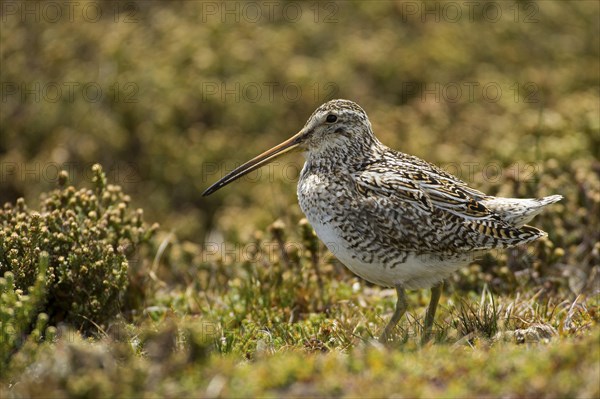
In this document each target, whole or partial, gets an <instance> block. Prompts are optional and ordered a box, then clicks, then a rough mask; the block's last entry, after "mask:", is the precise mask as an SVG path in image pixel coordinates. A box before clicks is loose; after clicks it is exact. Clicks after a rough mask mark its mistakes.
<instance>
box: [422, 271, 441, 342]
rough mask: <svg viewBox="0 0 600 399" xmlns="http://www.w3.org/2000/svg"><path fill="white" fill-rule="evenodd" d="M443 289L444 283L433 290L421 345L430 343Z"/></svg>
mask: <svg viewBox="0 0 600 399" xmlns="http://www.w3.org/2000/svg"><path fill="white" fill-rule="evenodd" d="M442 287H444V282H443V281H442V282H441V283H440V284H438V285H436V286H435V287H432V288H431V300H430V301H429V306H427V312H426V313H425V324H424V326H423V337H422V338H421V343H423V344H424V343H426V342H427V341H429V337H430V335H431V328H432V327H433V319H434V317H435V311H436V309H437V305H438V302H439V301H440V296H441V295H442Z"/></svg>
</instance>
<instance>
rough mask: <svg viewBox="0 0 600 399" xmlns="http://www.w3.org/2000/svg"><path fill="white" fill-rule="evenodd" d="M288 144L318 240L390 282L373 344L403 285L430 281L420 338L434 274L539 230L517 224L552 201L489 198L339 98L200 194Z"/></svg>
mask: <svg viewBox="0 0 600 399" xmlns="http://www.w3.org/2000/svg"><path fill="white" fill-rule="evenodd" d="M294 148H302V149H303V150H304V151H305V156H306V163H305V165H304V168H303V169H302V173H301V174H300V181H299V182H298V200H299V202H300V207H301V208H302V211H303V212H304V214H305V215H306V217H307V219H308V221H309V222H310V224H311V225H312V226H313V228H314V229H315V232H316V233H317V235H318V236H319V238H320V239H321V240H322V241H323V242H324V243H325V245H326V246H327V248H329V250H330V251H331V252H332V253H333V254H334V255H335V256H336V257H337V258H338V259H339V260H340V261H341V262H342V263H343V264H344V265H346V266H347V267H348V268H349V269H350V270H351V271H352V272H354V273H355V274H357V275H358V276H360V277H362V278H364V279H365V280H367V281H370V282H372V283H374V284H379V285H382V286H387V287H395V288H396V292H397V293H398V303H397V305H396V311H395V312H394V315H393V316H392V319H391V321H390V322H389V323H388V325H387V326H386V328H385V330H384V332H383V334H382V335H381V336H380V340H381V341H382V342H386V341H387V339H388V336H389V334H390V332H391V330H392V329H393V328H394V326H395V325H396V323H397V322H398V320H399V319H400V318H401V317H402V315H403V314H404V312H405V310H406V307H407V305H406V298H405V293H404V289H405V288H409V289H414V288H429V287H433V288H432V296H431V302H430V305H429V308H428V311H427V315H426V317H425V325H424V327H425V328H424V331H425V333H424V336H423V339H424V340H427V337H428V335H429V333H430V330H431V327H432V325H433V317H434V314H435V310H436V307H437V302H438V300H439V297H440V294H441V285H440V284H441V283H442V282H443V281H444V279H446V278H447V277H448V276H450V274H452V272H454V271H456V270H457V269H458V268H460V267H461V266H464V265H466V264H468V263H469V262H470V261H472V260H473V258H474V257H476V256H479V255H481V254H482V253H484V252H485V251H487V250H490V249H494V248H507V247H512V246H515V245H519V244H526V243H529V242H531V241H534V240H536V239H538V238H540V237H544V236H545V235H546V233H544V232H543V231H542V230H539V229H536V228H535V227H531V226H526V225H524V224H525V223H526V222H528V221H529V220H530V219H531V218H533V217H534V216H535V215H536V214H538V213H539V212H540V211H541V210H542V208H543V207H544V206H546V205H549V204H551V203H554V202H556V201H559V200H560V199H561V198H562V197H561V196H560V195H553V196H550V197H546V198H541V199H515V198H495V197H492V196H489V195H486V194H484V193H482V192H480V191H477V190H475V189H472V188H470V187H468V186H467V184H466V183H465V182H463V181H461V180H459V179H457V178H456V177H454V176H453V175H451V174H449V173H447V172H445V171H443V170H442V169H440V168H438V167H436V166H435V165H432V164H430V163H428V162H425V161H423V160H422V159H419V158H417V157H415V156H412V155H407V154H403V153H401V152H398V151H394V150H392V149H390V148H388V147H386V146H385V145H383V144H382V143H381V142H380V141H379V140H378V139H377V138H376V137H375V135H374V134H373V130H372V128H371V123H370V122H369V118H368V117H367V114H366V113H365V111H364V110H363V109H362V108H361V107H360V106H358V105H357V104H355V103H354V102H352V101H348V100H332V101H329V102H327V103H325V104H323V105H321V106H320V107H319V108H317V110H316V111H315V112H314V113H313V114H312V115H311V116H310V118H309V119H308V121H307V122H306V124H305V125H304V128H303V129H302V130H301V131H300V132H298V133H297V134H296V135H294V136H292V137H291V138H289V139H288V140H286V141H284V142H283V143H281V144H279V145H277V146H275V147H273V148H272V149H270V150H268V151H266V152H264V153H262V154H261V155H259V156H257V157H255V158H253V159H251V160H250V161H248V162H246V163H245V164H243V165H242V166H240V167H239V168H237V169H235V170H234V171H232V172H231V173H229V174H228V175H226V176H225V177H223V178H222V179H221V180H219V181H218V182H216V183H215V184H213V185H212V186H211V187H209V188H208V189H207V190H206V191H205V192H204V195H208V194H211V193H213V192H215V191H216V190H218V189H219V188H221V187H223V186H225V185H227V184H229V183H230V182H232V181H234V180H235V179H238V178H239V177H241V176H243V175H244V174H246V173H249V172H250V171H252V170H255V169H257V168H259V167H261V166H262V165H264V164H266V163H268V162H271V161H272V160H273V159H275V158H276V157H277V156H279V155H281V154H284V153H286V152H288V151H290V150H292V149H294Z"/></svg>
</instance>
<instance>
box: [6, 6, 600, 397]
mask: <svg viewBox="0 0 600 399" xmlns="http://www.w3.org/2000/svg"><path fill="white" fill-rule="evenodd" d="M23 4H24V3H22V2H16V1H15V2H5V3H3V7H4V8H3V12H4V13H3V16H2V20H1V22H0V23H1V26H2V32H3V33H2V35H0V54H1V62H2V71H1V72H2V85H3V91H2V95H3V98H2V107H0V129H1V134H0V166H1V168H0V173H1V175H0V178H1V179H2V180H1V181H0V183H1V185H2V189H1V190H0V202H2V203H4V202H9V203H11V204H12V205H11V206H10V207H7V208H3V209H5V210H8V209H12V210H18V212H16V211H15V213H14V217H13V216H11V215H13V214H12V213H11V215H9V214H8V213H4V214H3V215H2V218H0V221H1V222H2V225H1V226H0V227H1V229H0V232H2V234H0V245H1V247H0V250H1V252H0V262H2V263H1V264H0V270H2V271H3V272H5V271H7V270H10V271H11V273H12V274H9V275H4V279H2V280H1V281H0V283H1V284H0V288H1V290H2V297H1V299H0V303H1V304H2V309H1V311H0V322H1V323H2V331H1V333H2V335H1V337H2V342H0V344H1V348H2V350H3V353H2V357H1V358H2V359H3V360H2V362H0V366H1V367H2V368H1V371H2V373H1V374H2V377H1V380H2V386H1V387H0V396H1V397H3V398H4V397H60V396H77V397H109V396H114V397H165V396H169V397H184V396H187V397H198V396H203V397H232V396H244V397H251V396H268V397H281V396H334V397H340V396H369V397H378V396H401V397H413V396H418V397H435V396H441V397H471V396H483V397H551V398H552V397H555V398H562V397H580V398H594V397H599V396H600V366H599V365H600V327H599V325H598V321H599V320H600V310H599V305H600V297H599V290H600V273H599V272H600V270H599V265H600V244H599V243H598V242H599V229H600V215H599V213H600V163H599V161H598V154H599V153H600V115H599V111H598V110H599V108H600V95H599V87H600V76H599V74H598V70H600V54H599V48H600V45H599V40H600V39H599V38H600V27H599V23H598V21H599V18H598V17H599V15H600V6H599V4H598V3H597V2H594V1H581V2H559V1H540V2H496V3H485V5H484V4H482V5H481V7H476V6H475V8H472V11H473V13H472V14H471V13H470V12H469V8H468V6H467V5H466V3H459V2H445V3H444V2H440V3H438V2H428V3H421V2H387V1H378V2H365V3H351V2H336V3H334V2H321V3H316V2H312V3H311V2H309V3H295V2H290V3H285V5H287V4H291V5H290V6H287V8H286V9H285V11H284V4H283V3H282V4H281V7H279V8H277V6H276V7H275V8H274V9H273V10H272V11H273V13H269V11H268V7H267V9H263V11H262V14H261V15H262V17H261V18H260V19H258V20H256V19H255V18H254V17H255V14H252V13H251V11H252V10H250V9H248V8H247V7H246V8H244V7H243V4H242V3H238V2H229V3H228V4H229V6H228V7H233V8H228V9H227V10H230V11H229V14H227V13H225V5H224V4H225V3H215V2H195V1H188V2H173V3H157V2H106V3H105V2H82V3H77V4H78V5H77V6H76V8H75V9H74V10H73V11H75V12H76V14H74V15H73V18H72V20H71V18H70V17H68V15H69V14H67V13H66V11H67V10H63V11H64V13H63V14H62V15H63V17H62V18H59V19H54V18H55V14H52V13H51V11H52V10H53V9H49V8H48V6H43V4H44V3H43V2H40V3H37V2H28V4H29V5H28V7H30V8H29V10H34V11H30V13H29V14H28V13H22V12H21V11H22V7H23ZM52 4H55V5H56V4H57V3H55V2H53V3H52ZM213 6H216V8H212V7H213ZM36 7H37V9H36ZM44 7H46V8H44ZM86 7H87V8H86ZM90 7H96V8H100V9H101V10H102V11H103V13H102V15H101V16H99V17H98V18H96V17H94V16H93V15H92V14H89V12H91V8H90ZM236 7H237V8H236ZM292 7H293V8H298V7H299V8H300V9H301V10H302V13H301V15H300V16H299V17H294V15H295V14H290V13H291V12H292V11H293V10H292ZM415 7H416V8H415ZM456 7H458V9H459V10H460V11H461V16H460V17H458V18H457V17H456V14H455V13H454V12H455V11H456V10H457V8H456ZM486 7H487V8H486ZM84 8H85V9H86V10H87V14H82V11H83V10H84ZM425 8H427V10H429V11H427V10H426V9H425ZM484 8H485V10H484ZM14 10H17V11H16V12H13V11H14ZM35 10H37V11H35ZM231 10H233V11H231ZM236 10H237V11H236ZM244 10H245V11H244ZM495 10H496V11H497V10H500V12H501V14H500V15H498V14H494V13H493V11H495ZM425 11H427V12H425ZM31 12H37V13H38V16H39V18H37V19H36V18H34V17H33V16H32V14H31ZM236 13H237V14H236ZM236 15H237V16H236ZM92 17H93V18H92ZM7 32H10V34H7ZM57 86H58V87H60V88H61V90H62V91H61V94H60V95H58V94H57V91H56V87H57ZM70 87H73V88H74V91H73V92H72V95H71V94H69V90H70V89H69V88H70ZM84 87H87V88H88V90H91V89H92V88H94V87H100V88H101V90H102V94H101V95H98V94H97V91H83V90H82V89H83V88H84ZM257 88H258V90H259V92H257V91H256V90H257ZM271 88H272V91H271ZM286 88H287V90H288V91H286ZM298 88H299V89H300V91H299V92H298V91H297V90H296V91H292V90H295V89H298ZM484 88H485V89H484ZM498 89H499V90H500V91H498ZM457 90H458V91H457ZM94 93H96V94H94ZM228 93H229V94H228ZM257 93H260V94H261V96H260V97H257V96H256V95H257ZM298 93H299V94H298ZM332 97H342V98H348V99H351V100H354V101H356V102H358V103H359V104H360V105H362V106H363V108H365V110H366V111H367V113H368V114H369V116H370V118H371V121H372V123H373V127H374V130H375V133H376V134H377V135H378V137H380V139H381V140H382V141H383V142H384V143H385V144H387V145H389V146H390V147H393V148H396V149H399V150H401V151H404V152H407V153H411V154H415V155H417V156H420V157H423V158H425V159H427V160H428V161H431V162H434V163H436V164H438V165H440V166H442V167H443V168H445V169H446V170H448V171H449V172H451V173H454V174H456V175H458V176H459V177H460V178H462V179H463V180H465V181H467V182H468V183H469V184H470V185H472V186H473V187H475V188H477V189H480V190H482V191H485V192H487V193H489V194H492V195H502V196H515V197H538V196H544V195H550V194H562V195H563V196H564V200H563V201H561V202H560V203H558V204H555V205H553V206H551V207H549V208H548V209H547V210H546V212H545V213H543V214H542V215H540V216H538V217H537V218H536V219H535V220H534V222H533V223H532V224H533V225H535V226H537V227H540V228H542V229H544V230H545V231H547V232H548V234H549V236H548V238H547V239H543V240H540V241H538V242H536V243H535V244H532V245H530V246H528V247H526V248H516V249H511V250H508V251H497V252H494V253H492V254H490V255H487V256H485V257H483V258H482V259H478V260H475V261H474V263H473V264H471V265H469V266H468V267H465V268H464V269H462V270H460V271H459V272H457V273H456V274H455V275H454V276H453V277H452V278H451V279H450V281H448V282H447V284H446V285H445V287H444V293H443V296H442V299H441V302H440V307H439V309H438V315H437V317H436V324H435V327H434V337H433V339H432V340H431V341H430V342H429V343H427V344H426V345H421V344H420V335H421V325H422V319H423V314H424V310H425V307H426V305H427V301H428V300H429V293H428V292H427V291H412V292H410V293H409V297H408V298H409V311H408V314H407V315H406V316H405V318H404V319H403V320H402V321H401V323H400V325H399V327H398V328H397V330H396V333H395V336H394V342H393V343H392V344H391V345H390V346H388V347H382V346H380V345H378V344H376V343H374V337H377V336H378V334H379V332H380V331H381V329H382V327H383V326H384V325H385V323H386V321H387V319H388V318H389V316H390V315H391V312H392V311H393V306H394V304H395V293H394V291H393V290H390V289H383V288H379V287H375V286H371V285H369V284H367V283H365V282H364V281H362V280H360V279H358V278H357V277H355V276H353V275H352V274H351V273H350V272H348V271H347V270H346V269H345V268H344V267H343V266H342V265H341V264H339V262H338V261H336V260H335V258H334V257H333V256H332V254H330V253H329V252H327V251H326V250H325V248H324V247H323V245H322V244H321V243H320V242H319V241H318V240H317V239H316V238H315V237H314V235H313V233H312V230H311V229H310V226H308V225H307V224H306V222H305V221H303V220H302V215H301V213H300V210H299V208H298V206H297V204H296V198H295V179H296V177H297V173H298V170H299V169H300V167H301V165H302V161H301V158H300V157H299V156H295V155H292V156H290V157H288V158H286V159H283V160H281V161H280V162H279V163H278V164H275V165H274V166H273V167H269V168H264V169H262V170H261V171H260V172H255V174H253V175H251V176H249V177H248V178H245V179H242V180H241V181H239V182H236V184H232V185H231V186H228V187H227V188H226V189H223V190H221V191H219V192H218V193H216V194H215V195H214V196H211V197H209V198H201V197H200V193H201V192H202V191H203V190H204V189H205V188H206V187H207V186H208V185H209V184H210V183H212V182H214V181H216V180H217V179H218V178H219V177H221V176H222V175H223V173H224V172H226V171H227V170H230V169H231V168H232V167H234V166H235V162H238V163H239V162H241V161H244V160H246V159H249V158H250V157H251V156H253V155H255V154H257V153H259V152H260V151H262V150H264V149H266V148H268V147H270V146H271V145H273V144H276V143H277V142H279V141H282V140H283V139H284V138H287V137H288V136H290V135H291V134H293V133H295V132H296V131H297V130H298V129H300V128H301V127H302V125H303V123H304V122H305V120H306V118H307V117H308V116H309V115H310V113H311V112H312V111H313V110H314V108H316V106H318V105H320V103H322V102H324V101H326V100H328V99H330V98H332ZM95 163H99V164H101V165H103V167H104V171H105V173H106V176H105V178H106V181H104V183H103V184H106V186H105V188H106V189H107V195H108V198H107V202H106V203H105V204H104V205H102V207H101V209H102V210H103V211H106V213H98V212H95V213H91V212H90V211H92V210H93V209H90V206H91V207H95V206H97V205H98V204H97V203H96V202H94V201H95V200H93V201H91V202H90V201H88V200H89V199H90V198H92V194H94V190H95V188H94V187H95V184H97V182H98V173H97V169H95V170H96V172H91V170H92V165H93V164H95ZM61 169H64V170H65V171H66V174H59V173H58V171H59V170H61ZM66 178H68V181H69V184H72V185H73V188H72V189H69V188H68V187H63V188H61V189H60V191H52V190H55V189H56V188H57V186H58V185H60V184H63V185H64V184H65V181H64V179H66ZM109 185H110V189H109V188H108V187H109ZM116 185H119V186H122V188H123V192H122V191H121V189H120V188H118V187H116ZM90 190H91V191H90ZM43 193H46V194H44V195H42V196H40V194H43ZM61 193H62V194H61ZM61 195H62V197H61ZM19 197H24V198H25V200H24V201H23V200H18V198H19ZM63 197H64V201H62V200H60V198H63ZM38 198H40V200H39V202H38ZM69 198H71V200H69ZM86 198H87V199H86ZM53 199H54V200H57V201H58V202H56V203H53V202H52V201H53ZM48 201H50V202H48ZM61 201H62V202H61ZM81 201H83V202H81ZM25 203H26V204H27V206H26V207H25V208H24V206H25ZM121 204H122V205H121ZM135 208H143V209H144V219H145V220H147V221H151V222H155V221H156V222H159V223H160V225H161V227H160V229H159V230H157V231H156V232H155V234H154V235H152V234H150V232H154V231H155V230H154V229H150V228H148V227H147V226H145V225H144V224H143V223H142V218H141V213H138V212H137V211H132V209H135ZM36 210H39V213H38V212H35V211H36ZM84 211H85V212H84ZM5 212H8V211H5ZM10 212H13V211H10ZM99 215H100V216H101V215H105V220H104V219H102V221H99V222H98V223H97V224H94V223H92V222H91V221H93V220H95V219H94V218H98V217H100V216H99ZM44 226H45V227H46V228H47V229H46V230H45V229H44V228H43V227H44ZM36 229H38V230H36ZM17 233H18V234H17ZM146 233H148V234H146ZM61 234H62V235H61ZM142 243H143V245H142V246H141V247H140V248H137V249H136V248H134V247H135V246H134V245H133V244H142ZM77 251H79V252H77ZM61 256H62V260H60V257H61ZM96 262H99V263H96ZM94 265H95V266H94ZM102 265H105V266H106V265H108V266H106V267H101V266H102ZM90 266H94V267H96V266H97V267H98V268H99V269H98V270H96V269H94V267H90ZM109 269H110V270H109ZM52 270H61V271H62V272H64V273H63V275H64V276H68V278H66V280H64V281H63V280H60V281H61V282H62V283H64V284H67V285H68V286H69V287H70V288H69V289H65V290H61V289H57V288H56V286H54V285H52V284H54V283H55V282H56V281H54V280H52V278H53V277H52V276H51V275H50V274H48V271H52ZM83 270H85V271H86V272H87V271H90V276H89V279H88V278H86V277H85V275H84V274H82V273H81V272H82V271H83ZM113 270H114V273H116V275H115V276H116V277H115V279H113V280H110V279H107V278H106V275H107V273H108V274H110V273H113ZM125 272H126V273H125ZM125 274H126V276H125ZM58 275H59V274H57V276H58ZM0 277H2V276H0ZM58 280H59V278H58V277H57V281H58ZM105 281H106V286H103V284H104V282H105ZM86 284H89V287H88V286H86ZM103 287H107V288H106V290H107V291H106V292H105V293H106V296H103V294H102V292H103V290H105V289H104V288H103ZM125 287H127V288H126V289H125ZM115 290H116V291H120V294H119V295H115ZM88 292H89V293H94V295H95V296H96V297H98V299H100V300H102V301H104V302H99V303H103V304H108V305H107V306H99V305H98V303H91V302H90V303H86V302H83V301H82V300H81V298H83V297H85V295H86V293H88ZM82 295H84V296H82ZM57 301H60V304H62V305H63V306H60V307H57V306H55V305H56V303H57ZM90 309H91V310H90ZM88 310H90V311H88ZM115 314H116V315H115ZM83 316H85V317H83Z"/></svg>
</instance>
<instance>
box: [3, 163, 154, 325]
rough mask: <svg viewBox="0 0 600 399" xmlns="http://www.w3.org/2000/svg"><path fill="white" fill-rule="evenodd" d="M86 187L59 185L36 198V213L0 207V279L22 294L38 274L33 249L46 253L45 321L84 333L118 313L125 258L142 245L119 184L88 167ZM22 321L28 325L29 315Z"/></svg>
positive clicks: (146, 233) (19, 206)
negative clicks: (38, 204) (38, 205)
mask: <svg viewBox="0 0 600 399" xmlns="http://www.w3.org/2000/svg"><path fill="white" fill-rule="evenodd" d="M92 170H93V183H94V187H93V189H80V190H76V189H75V188H74V187H72V186H67V174H66V173H65V172H63V173H61V175H60V178H59V185H60V186H61V187H60V188H59V189H56V190H54V191H52V192H50V193H48V194H46V195H44V196H42V209H41V211H40V212H39V213H38V212H34V211H31V210H30V209H28V208H27V206H26V204H25V201H24V200H23V199H22V198H20V199H18V200H17V202H16V204H15V205H12V204H6V205H4V209H2V210H0V276H2V275H4V276H6V273H10V276H11V277H10V278H11V281H14V289H16V290H21V291H22V292H27V291H28V289H29V287H30V286H33V285H34V283H35V281H36V278H37V276H38V275H39V274H40V270H39V264H40V254H42V253H43V252H47V253H48V256H49V259H48V267H47V270H46V271H45V277H44V280H45V281H44V284H45V292H46V295H45V298H44V300H43V301H42V302H43V303H40V304H39V306H38V308H39V309H38V310H39V311H40V312H44V313H46V314H47V315H48V318H49V320H48V321H49V323H50V324H51V325H55V324H56V323H60V322H64V323H68V324H71V325H72V326H73V327H75V328H77V329H81V331H82V332H84V333H86V332H89V331H91V330H93V329H96V328H98V327H99V326H102V325H105V324H106V323H107V322H109V321H110V320H111V319H113V318H114V317H115V315H116V314H117V313H118V312H119V310H120V308H121V303H122V298H123V296H124V294H125V291H126V288H127V285H128V266H129V264H128V256H131V255H132V254H133V253H134V251H135V249H136V247H138V246H139V245H140V244H142V243H145V242H148V240H149V239H150V238H151V236H152V235H153V233H154V231H155V230H156V226H152V227H151V228H148V227H147V225H146V224H145V223H144V222H143V219H142V216H143V212H142V210H141V209H138V210H132V209H130V207H129V202H130V198H129V196H127V195H125V194H124V193H123V192H122V190H121V188H120V187H119V186H115V185H110V184H107V182H106V176H105V174H104V172H103V171H102V168H101V167H100V166H99V165H95V166H94V167H93V168H92ZM31 316H32V317H31V318H30V325H33V323H34V320H35V318H34V316H35V315H31Z"/></svg>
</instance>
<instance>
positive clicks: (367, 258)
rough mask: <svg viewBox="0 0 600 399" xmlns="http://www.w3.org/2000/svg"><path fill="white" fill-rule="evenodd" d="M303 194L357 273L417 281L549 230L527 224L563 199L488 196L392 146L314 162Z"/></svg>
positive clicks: (321, 230)
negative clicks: (354, 158) (338, 161)
mask: <svg viewBox="0 0 600 399" xmlns="http://www.w3.org/2000/svg"><path fill="white" fill-rule="evenodd" d="M298 197H299V201H300V206H301V207H302V209H303V211H304V213H305V214H306V216H307V218H308V219H309V221H310V222H311V224H312V225H313V227H315V230H316V232H317V234H318V235H319V237H320V238H321V239H322V240H323V241H324V242H325V243H326V245H327V244H328V246H329V247H330V249H332V252H334V255H336V256H337V257H338V258H340V260H342V262H343V263H345V264H346V266H348V267H349V268H350V269H351V270H353V271H354V272H355V273H356V274H358V275H360V276H361V277H363V278H365V279H367V280H369V281H372V282H375V283H377V284H381V285H393V284H395V283H397V282H398V281H400V282H406V281H408V282H409V284H408V285H413V286H414V287H419V286H428V285H429V284H430V283H432V281H434V280H435V279H437V278H440V279H441V278H445V277H447V276H448V275H449V274H450V273H451V272H452V271H454V270H456V269H457V268H458V267H460V266H461V265H463V264H465V263H468V261H471V260H473V257H474V256H477V255H479V254H481V253H482V252H483V251H485V250H489V249H493V248H506V247H511V246H515V245H519V244H525V243H528V242H531V241H534V240H536V239H538V238H540V237H543V236H545V233H544V232H543V231H542V230H540V229H537V228H535V227H531V226H526V225H524V223H526V222H527V221H528V220H530V219H531V218H532V217H533V216H535V215H536V214H538V213H539V212H540V211H541V210H542V208H543V207H545V206H547V205H549V204H551V203H553V202H556V201H558V200H560V199H561V196H551V197H546V198H542V199H510V198H497V197H492V196H488V195H486V194H484V193H482V192H480V191H477V190H475V189H472V188H470V187H468V186H467V184H466V183H465V182H463V181H461V180H459V179H457V178H456V177H454V176H453V175H451V174H449V173H447V172H445V171H443V170H442V169H440V168H438V167H436V166H435V165H432V164H430V163H427V162H426V161H423V160H421V159H419V158H417V157H414V156H410V155H406V154H403V153H400V152H397V151H393V150H391V149H388V148H387V147H385V149H384V150H382V151H380V152H379V153H378V154H375V155H373V156H371V157H369V158H368V159H366V160H364V161H362V162H359V163H354V164H353V163H351V162H349V163H348V164H346V165H330V167H329V168H323V167H320V168H315V167H313V165H311V163H310V161H309V162H307V164H306V165H305V168H304V170H303V172H302V175H301V178H300V181H299V184H298ZM369 265H373V266H371V267H369ZM373 268H383V269H387V270H386V272H385V273H384V272H382V271H381V270H379V271H377V272H374V271H373ZM393 270H397V272H393ZM407 271H408V272H407ZM419 274H421V275H422V276H420V275H419ZM423 276H424V277H423ZM419 279H421V280H423V281H420V280H419ZM386 280H393V281H386ZM401 280H405V281H401Z"/></svg>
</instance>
